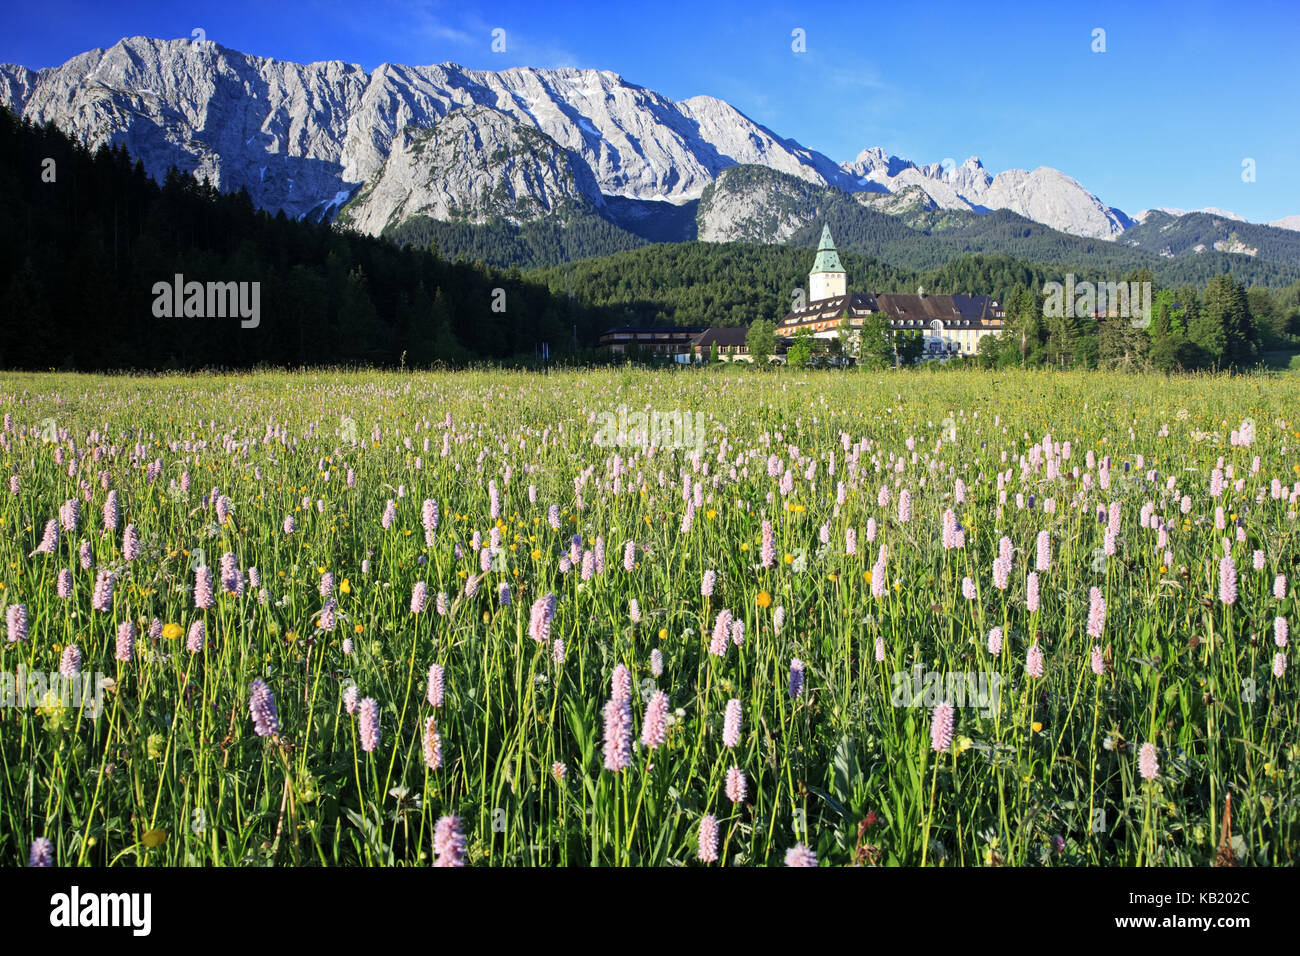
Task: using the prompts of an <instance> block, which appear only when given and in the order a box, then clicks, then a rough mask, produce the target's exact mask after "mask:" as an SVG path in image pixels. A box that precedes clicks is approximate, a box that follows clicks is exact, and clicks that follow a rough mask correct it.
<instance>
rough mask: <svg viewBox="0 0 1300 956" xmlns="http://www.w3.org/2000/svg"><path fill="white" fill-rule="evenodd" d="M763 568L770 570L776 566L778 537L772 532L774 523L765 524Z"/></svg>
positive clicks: (765, 522) (766, 522)
mask: <svg viewBox="0 0 1300 956" xmlns="http://www.w3.org/2000/svg"><path fill="white" fill-rule="evenodd" d="M762 562H763V567H765V568H770V567H773V566H775V564H776V536H775V534H774V533H773V532H772V522H770V521H764V522H763V550H762Z"/></svg>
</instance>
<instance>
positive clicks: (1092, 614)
mask: <svg viewBox="0 0 1300 956" xmlns="http://www.w3.org/2000/svg"><path fill="white" fill-rule="evenodd" d="M1105 626H1106V601H1105V599H1104V598H1103V597H1102V596H1101V589H1100V588H1092V589H1091V590H1090V591H1089V592H1088V636H1089V637H1091V638H1092V639H1093V640H1097V639H1098V638H1100V637H1101V632H1102V629H1103V628H1105Z"/></svg>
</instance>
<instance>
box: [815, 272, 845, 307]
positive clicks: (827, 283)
mask: <svg viewBox="0 0 1300 956" xmlns="http://www.w3.org/2000/svg"><path fill="white" fill-rule="evenodd" d="M847 288H848V279H847V276H846V275H845V273H843V272H814V273H812V274H810V275H809V276H808V301H809V302H817V301H818V300H820V299H833V298H835V297H836V296H840V295H844V294H845V292H846V291H847Z"/></svg>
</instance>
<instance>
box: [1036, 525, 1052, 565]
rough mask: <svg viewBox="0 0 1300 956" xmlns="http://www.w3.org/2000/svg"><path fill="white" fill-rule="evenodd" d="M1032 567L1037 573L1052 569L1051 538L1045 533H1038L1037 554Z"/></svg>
mask: <svg viewBox="0 0 1300 956" xmlns="http://www.w3.org/2000/svg"><path fill="white" fill-rule="evenodd" d="M1034 567H1035V569H1036V570H1038V571H1050V570H1051V568H1052V536H1051V534H1049V533H1048V532H1046V531H1040V532H1038V554H1037V561H1036V563H1035V565H1034Z"/></svg>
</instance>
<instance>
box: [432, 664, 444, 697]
mask: <svg viewBox="0 0 1300 956" xmlns="http://www.w3.org/2000/svg"><path fill="white" fill-rule="evenodd" d="M428 683H429V687H428V700H429V706H430V707H441V706H442V697H443V691H444V687H443V670H442V665H441V664H430V665H429V682H428Z"/></svg>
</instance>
